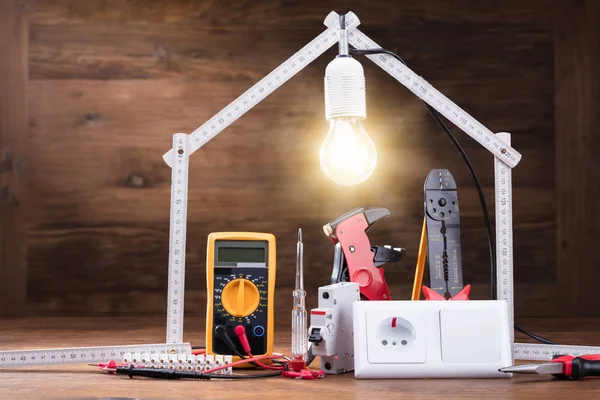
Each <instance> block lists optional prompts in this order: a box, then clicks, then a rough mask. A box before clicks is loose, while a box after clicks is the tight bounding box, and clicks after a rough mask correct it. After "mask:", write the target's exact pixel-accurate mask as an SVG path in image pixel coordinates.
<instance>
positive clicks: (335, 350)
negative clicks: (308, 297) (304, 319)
mask: <svg viewBox="0 0 600 400" xmlns="http://www.w3.org/2000/svg"><path fill="white" fill-rule="evenodd" d="M359 300H360V289H359V287H358V283H354V282H341V283H336V284H333V285H328V286H322V287H320V288H319V307H318V308H314V309H312V310H311V311H310V328H309V329H308V335H309V338H308V340H309V341H310V342H311V343H312V353H313V354H314V355H316V356H320V358H321V369H322V370H323V371H325V373H326V374H341V373H344V372H349V371H353V370H354V337H353V331H352V305H353V303H354V302H355V301H359Z"/></svg>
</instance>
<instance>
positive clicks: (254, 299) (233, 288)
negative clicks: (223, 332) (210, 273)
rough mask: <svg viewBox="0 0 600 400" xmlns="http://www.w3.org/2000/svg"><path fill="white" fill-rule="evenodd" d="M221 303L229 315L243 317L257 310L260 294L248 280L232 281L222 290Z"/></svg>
mask: <svg viewBox="0 0 600 400" xmlns="http://www.w3.org/2000/svg"><path fill="white" fill-rule="evenodd" d="M221 302H222V303H223V308H225V311H227V312H228V313H229V314H231V315H233V316H234V317H245V316H247V315H250V314H252V313H253V312H254V310H256V309H257V308H258V305H259V303H260V293H259V291H258V288H257V287H256V285H255V284H254V283H252V282H251V281H249V280H248V279H243V278H239V279H234V280H232V281H231V282H229V283H228V284H227V285H225V287H224V288H223V293H221Z"/></svg>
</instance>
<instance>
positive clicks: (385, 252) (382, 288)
mask: <svg viewBox="0 0 600 400" xmlns="http://www.w3.org/2000/svg"><path fill="white" fill-rule="evenodd" d="M389 215H390V212H389V210H387V209H385V208H356V209H354V210H352V211H350V212H348V213H346V214H344V215H342V216H341V217H339V218H336V219H335V220H333V221H331V222H330V223H328V224H326V225H324V226H323V231H324V232H325V235H327V236H328V237H330V238H331V240H332V242H333V244H334V245H335V255H334V263H333V264H334V265H333V273H332V277H331V283H332V284H335V283H339V282H356V283H358V285H359V288H360V294H361V298H362V299H363V300H391V296H390V292H389V289H388V286H387V283H386V282H385V278H384V276H383V274H384V271H383V269H382V268H379V267H381V266H382V265H383V264H385V263H386V262H395V261H400V259H401V258H402V256H403V254H404V249H400V248H394V249H392V248H391V246H371V243H370V241H369V237H368V236H367V233H366V232H367V231H368V230H369V229H370V228H371V227H372V226H373V225H374V224H375V222H377V221H379V220H380V219H382V218H384V217H387V216H389Z"/></svg>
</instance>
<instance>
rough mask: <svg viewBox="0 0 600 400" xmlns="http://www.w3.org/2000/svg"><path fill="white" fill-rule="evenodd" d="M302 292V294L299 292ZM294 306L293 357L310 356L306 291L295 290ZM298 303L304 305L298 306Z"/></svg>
mask: <svg viewBox="0 0 600 400" xmlns="http://www.w3.org/2000/svg"><path fill="white" fill-rule="evenodd" d="M297 292H302V294H300V293H297ZM294 303H295V304H294V308H293V309H292V358H293V359H295V360H296V359H300V358H301V359H302V360H303V361H304V362H306V360H307V358H308V328H307V327H306V309H305V308H304V306H303V305H304V304H303V303H304V291H299V290H298V291H294ZM298 303H302V305H300V306H298Z"/></svg>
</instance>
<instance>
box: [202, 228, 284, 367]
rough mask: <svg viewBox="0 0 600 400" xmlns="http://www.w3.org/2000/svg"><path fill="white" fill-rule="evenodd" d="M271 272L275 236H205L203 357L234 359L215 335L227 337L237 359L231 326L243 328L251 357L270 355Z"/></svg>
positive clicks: (271, 352) (274, 254)
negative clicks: (229, 356) (220, 355)
mask: <svg viewBox="0 0 600 400" xmlns="http://www.w3.org/2000/svg"><path fill="white" fill-rule="evenodd" d="M275 267H276V251H275V236H273V235H272V234H270V233H255V232H215V233H211V234H210V235H208V246H207V256H206V286H207V307H206V353H207V354H222V355H233V356H234V360H239V358H238V357H235V354H234V353H233V352H232V350H231V349H230V347H229V346H227V344H226V342H225V340H224V339H223V338H222V336H221V335H223V334H224V335H227V336H229V338H230V339H231V341H232V342H233V343H234V344H236V345H238V351H240V352H241V353H242V354H243V353H244V351H243V349H242V347H241V346H240V345H239V339H238V337H237V335H236V333H235V328H236V327H237V326H243V327H244V329H245V332H246V336H247V338H248V342H249V344H250V348H251V350H252V355H253V356H261V355H271V354H273V331H274V329H273V296H274V292H275ZM217 328H218V329H219V330H220V332H221V335H219V334H217V333H216V329H217ZM238 329H240V328H238ZM223 332H224V333H223Z"/></svg>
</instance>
